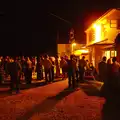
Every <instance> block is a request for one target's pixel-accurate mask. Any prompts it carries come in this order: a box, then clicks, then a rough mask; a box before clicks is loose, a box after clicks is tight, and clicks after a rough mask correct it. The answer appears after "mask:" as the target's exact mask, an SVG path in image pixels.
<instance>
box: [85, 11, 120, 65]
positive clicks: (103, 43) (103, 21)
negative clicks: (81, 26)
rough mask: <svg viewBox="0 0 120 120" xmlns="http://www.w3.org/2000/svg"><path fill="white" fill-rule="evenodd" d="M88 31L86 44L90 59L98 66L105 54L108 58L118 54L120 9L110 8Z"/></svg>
mask: <svg viewBox="0 0 120 120" xmlns="http://www.w3.org/2000/svg"><path fill="white" fill-rule="evenodd" d="M85 33H86V46H87V47H88V48H89V60H90V62H92V63H93V64H94V65H95V66H96V67H97V65H98V63H99V62H100V61H101V59H102V57H103V56H106V57H107V59H109V58H112V57H114V56H117V51H116V50H115V47H114V41H115V38H116V36H117V34H119V33H120V9H110V10H108V11H107V12H106V13H105V14H104V15H103V16H101V17H100V18H99V19H97V20H96V21H95V22H94V23H93V24H92V25H91V26H90V27H88V29H87V30H86V31H85Z"/></svg>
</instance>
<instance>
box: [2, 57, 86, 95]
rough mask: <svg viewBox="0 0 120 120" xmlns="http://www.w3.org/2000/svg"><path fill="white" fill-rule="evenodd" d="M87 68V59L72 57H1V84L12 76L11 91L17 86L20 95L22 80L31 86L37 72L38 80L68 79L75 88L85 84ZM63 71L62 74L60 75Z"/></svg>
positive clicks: (47, 81)
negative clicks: (33, 76)
mask: <svg viewBox="0 0 120 120" xmlns="http://www.w3.org/2000/svg"><path fill="white" fill-rule="evenodd" d="M85 66H86V68H87V62H86V60H85V57H84V56H83V58H82V59H79V58H78V57H76V56H74V55H71V56H70V59H68V57H61V58H59V57H58V56H55V57H54V59H53V57H49V56H48V55H44V56H39V57H37V60H36V59H35V57H32V58H30V57H24V56H22V57H9V56H6V57H0V83H1V84H2V83H3V82H4V80H5V79H6V78H7V77H8V76H10V81H11V82H10V83H11V84H10V88H11V91H13V89H14V85H16V91H17V92H18V93H19V83H20V80H21V79H22V80H23V79H24V80H25V82H26V84H31V81H32V73H33V72H35V71H36V72H37V80H43V79H45V82H46V83H49V82H53V81H54V79H55V78H59V77H61V78H62V79H63V80H64V79H65V78H67V77H68V80H69V82H68V83H69V86H71V85H73V87H75V82H79V81H80V80H81V82H83V76H84V67H85ZM60 70H62V74H61V73H60Z"/></svg>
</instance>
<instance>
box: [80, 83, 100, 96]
mask: <svg viewBox="0 0 120 120" xmlns="http://www.w3.org/2000/svg"><path fill="white" fill-rule="evenodd" d="M80 88H81V89H82V90H83V91H84V92H85V93H86V94H87V95H88V96H100V91H99V90H98V89H97V88H96V87H95V86H93V85H92V84H89V83H83V84H80Z"/></svg>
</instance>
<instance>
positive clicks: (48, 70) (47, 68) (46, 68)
mask: <svg viewBox="0 0 120 120" xmlns="http://www.w3.org/2000/svg"><path fill="white" fill-rule="evenodd" d="M43 66H44V71H45V81H46V83H48V81H49V82H51V68H52V63H51V61H50V60H49V58H48V55H45V56H44V61H43ZM48 76H49V80H48Z"/></svg>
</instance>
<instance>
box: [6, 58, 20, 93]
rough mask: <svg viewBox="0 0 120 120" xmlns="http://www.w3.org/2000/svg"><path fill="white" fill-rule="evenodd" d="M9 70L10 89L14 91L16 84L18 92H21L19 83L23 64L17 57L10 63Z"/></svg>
mask: <svg viewBox="0 0 120 120" xmlns="http://www.w3.org/2000/svg"><path fill="white" fill-rule="evenodd" d="M7 68H8V72H9V74H10V77H11V83H10V91H11V92H12V91H13V90H14V86H15V89H16V93H19V90H20V88H19V84H20V79H19V78H20V71H21V66H20V64H19V63H18V62H17V61H16V59H15V58H14V59H12V60H11V62H10V63H9V64H8V67H7Z"/></svg>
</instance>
